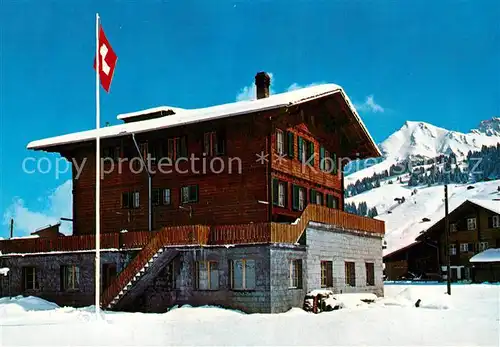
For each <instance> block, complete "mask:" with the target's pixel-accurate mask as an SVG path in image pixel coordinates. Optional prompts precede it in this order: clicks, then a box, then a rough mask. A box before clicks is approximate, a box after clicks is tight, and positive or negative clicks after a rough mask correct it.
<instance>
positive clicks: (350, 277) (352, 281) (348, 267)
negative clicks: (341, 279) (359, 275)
mask: <svg viewBox="0 0 500 347" xmlns="http://www.w3.org/2000/svg"><path fill="white" fill-rule="evenodd" d="M345 284H347V285H348V286H351V287H356V268H355V267H354V262H351V261H346V262H345Z"/></svg>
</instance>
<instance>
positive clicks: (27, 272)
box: [22, 266, 40, 290]
mask: <svg viewBox="0 0 500 347" xmlns="http://www.w3.org/2000/svg"><path fill="white" fill-rule="evenodd" d="M22 271H23V280H24V282H23V284H24V285H23V287H24V290H35V289H39V288H40V286H39V284H38V275H37V272H38V271H37V269H36V267H34V266H27V267H23V270H22Z"/></svg>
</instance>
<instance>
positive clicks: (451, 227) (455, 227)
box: [450, 223, 458, 233]
mask: <svg viewBox="0 0 500 347" xmlns="http://www.w3.org/2000/svg"><path fill="white" fill-rule="evenodd" d="M457 230H458V228H457V223H451V224H450V232H452V233H454V232H457Z"/></svg>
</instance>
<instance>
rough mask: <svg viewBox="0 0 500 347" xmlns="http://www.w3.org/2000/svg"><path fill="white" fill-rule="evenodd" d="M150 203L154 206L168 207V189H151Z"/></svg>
mask: <svg viewBox="0 0 500 347" xmlns="http://www.w3.org/2000/svg"><path fill="white" fill-rule="evenodd" d="M151 203H152V204H153V205H155V206H158V205H160V204H161V205H170V188H153V190H152V191H151Z"/></svg>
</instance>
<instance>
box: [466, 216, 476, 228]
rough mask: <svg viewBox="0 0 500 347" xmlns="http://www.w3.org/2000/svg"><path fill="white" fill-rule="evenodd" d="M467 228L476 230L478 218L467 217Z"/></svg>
mask: <svg viewBox="0 0 500 347" xmlns="http://www.w3.org/2000/svg"><path fill="white" fill-rule="evenodd" d="M467 230H476V218H467Z"/></svg>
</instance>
